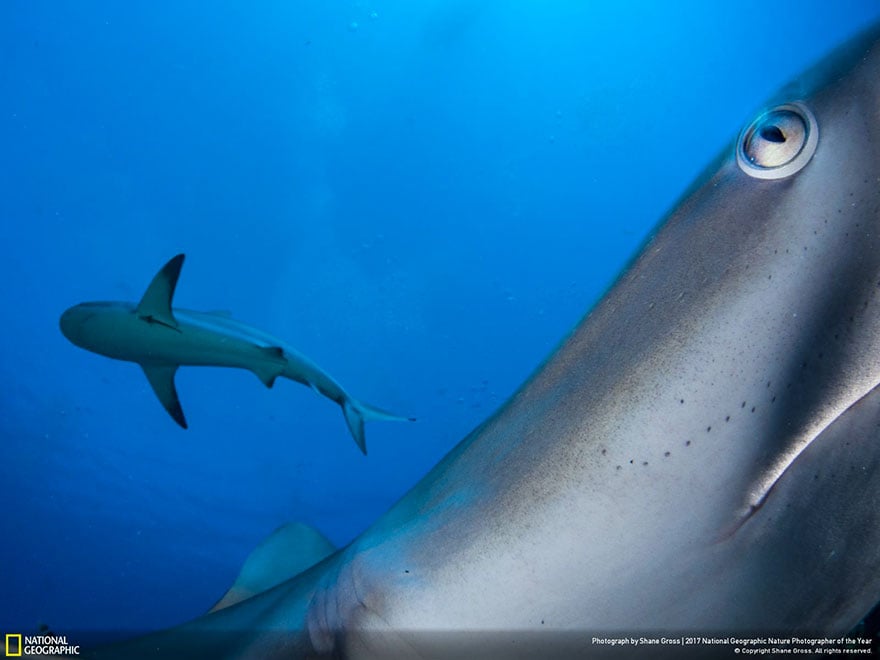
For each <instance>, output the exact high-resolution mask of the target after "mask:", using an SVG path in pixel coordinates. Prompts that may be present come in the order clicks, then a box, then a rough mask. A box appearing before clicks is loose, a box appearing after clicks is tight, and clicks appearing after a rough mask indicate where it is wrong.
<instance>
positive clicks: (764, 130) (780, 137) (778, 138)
mask: <svg viewBox="0 0 880 660" xmlns="http://www.w3.org/2000/svg"><path fill="white" fill-rule="evenodd" d="M760 132H761V137H762V138H764V139H765V140H767V141H768V142H780V143H781V142H785V134H784V133H783V132H782V130H780V128H779V127H778V126H763V127H761V131H760Z"/></svg>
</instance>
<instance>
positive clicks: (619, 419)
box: [62, 26, 880, 660]
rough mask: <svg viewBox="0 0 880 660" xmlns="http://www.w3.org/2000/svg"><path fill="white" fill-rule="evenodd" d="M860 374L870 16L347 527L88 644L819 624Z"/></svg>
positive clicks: (875, 524) (855, 535)
mask: <svg viewBox="0 0 880 660" xmlns="http://www.w3.org/2000/svg"><path fill="white" fill-rule="evenodd" d="M633 185H637V182H635V181H634V182H633ZM78 313H79V314H84V313H85V310H84V309H81V310H80V312H78ZM175 314H176V315H177V319H178V322H179V323H181V325H183V324H184V323H186V322H187V317H182V316H181V315H180V314H179V313H177V312H175ZM147 321H149V319H147V320H146V321H144V320H143V319H142V322H143V323H144V327H145V328H147V329H151V330H155V331H156V332H158V331H160V330H162V331H165V332H169V333H176V330H175V329H174V327H169V326H170V325H171V324H170V323H168V322H167V318H165V317H154V319H153V321H152V324H150V323H148V322H147ZM62 325H64V322H62ZM185 331H186V329H185V330H184V332H185ZM144 332H146V330H144ZM66 334H68V337H70V338H71V339H74V341H76V339H75V336H74V335H73V333H71V332H70V331H69V330H66ZM91 348H92V350H96V349H97V346H92V347H91ZM105 354H109V351H107V352H105ZM120 356H121V354H120V355H112V357H120ZM123 359H133V358H132V356H129V357H128V358H123ZM265 360H266V364H267V365H268V364H271V359H270V358H269V357H268V356H267V357H266V358H265ZM135 361H140V360H138V359H135ZM173 361H174V360H171V362H173ZM239 366H240V365H239ZM878 385H880V26H875V27H874V28H872V29H871V30H869V31H867V32H865V33H863V34H862V35H860V36H858V37H856V38H855V39H853V40H852V41H850V42H849V43H847V44H846V45H844V46H843V47H842V48H840V49H839V50H837V51H835V52H834V53H832V54H831V55H829V56H828V57H827V58H826V59H824V60H823V61H821V62H820V63H819V64H818V65H816V66H814V67H813V68H812V69H810V70H808V71H807V72H806V73H804V74H803V75H802V76H801V77H799V78H798V79H796V80H795V81H793V82H792V83H791V84H789V85H788V86H786V87H784V88H783V89H782V90H780V91H779V93H778V94H777V95H776V96H774V97H773V98H772V99H770V100H769V101H768V103H767V104H766V106H765V107H764V109H762V110H761V111H759V112H758V113H757V114H756V116H755V117H754V118H753V119H752V120H751V121H750V122H748V123H747V124H746V126H745V128H744V129H743V130H742V132H741V133H740V135H739V137H738V138H737V139H736V140H735V141H734V142H733V143H732V145H730V147H729V148H727V149H725V150H724V152H723V153H722V154H721V155H720V156H719V158H718V159H717V160H716V161H715V162H714V163H713V164H712V165H710V166H709V167H708V169H707V170H706V171H705V172H704V174H703V175H702V176H701V177H700V178H699V179H698V180H697V181H696V182H695V183H694V184H693V186H692V187H691V188H690V190H689V191H688V192H687V193H686V194H685V196H684V197H683V198H682V199H681V201H680V202H679V203H678V204H677V206H676V207H675V208H674V209H673V210H672V211H671V212H670V213H669V214H668V216H666V218H665V219H664V220H663V222H662V223H661V224H660V225H659V227H658V229H657V230H656V232H655V233H654V234H653V235H652V236H651V237H650V238H649V239H648V240H647V242H646V243H645V244H644V246H643V248H642V249H641V252H640V253H639V254H638V255H637V256H636V258H635V259H634V260H633V261H632V262H631V264H630V265H629V266H628V267H627V268H626V269H625V270H624V272H623V273H622V274H621V275H620V277H619V278H618V280H617V282H616V283H615V284H614V285H613V286H612V287H611V289H610V290H609V291H608V292H607V293H606V295H605V296H604V297H603V298H602V299H601V300H600V301H599V302H598V304H597V305H596V306H595V307H594V308H593V309H592V311H590V312H589V314H588V315H587V316H586V317H585V318H584V320H583V321H582V322H581V323H580V324H579V325H578V326H577V327H576V328H575V329H574V330H573V331H572V333H571V334H570V335H569V336H568V337H567V338H566V339H565V341H564V342H563V343H562V344H561V346H560V347H559V348H558V350H557V351H556V352H555V353H554V354H553V355H551V356H550V357H549V358H548V359H547V361H546V362H545V364H544V365H543V366H542V367H540V368H539V369H538V370H537V371H536V372H535V373H534V374H533V375H532V376H531V378H530V379H529V380H528V381H527V382H526V383H525V384H524V385H523V386H522V387H521V388H520V389H519V390H518V391H516V392H515V394H514V395H513V396H512V397H511V398H510V399H509V400H508V401H507V402H506V403H505V404H504V405H503V406H501V407H500V408H499V409H498V410H497V411H496V412H495V413H494V414H493V415H492V416H490V417H489V418H488V419H486V420H485V421H484V422H483V423H482V424H480V425H479V426H478V427H477V428H475V429H474V430H473V431H472V432H471V433H470V434H469V435H467V436H466V437H465V438H464V439H463V440H462V441H461V442H460V443H459V444H458V445H457V446H456V447H455V448H454V449H452V451H451V452H450V453H449V454H447V455H446V457H445V458H443V459H442V460H441V461H440V462H439V464H438V465H436V466H435V467H434V468H433V469H432V470H431V471H430V472H429V473H428V474H427V475H426V476H425V477H424V478H422V479H421V481H420V482H418V483H417V484H416V485H415V486H414V487H413V488H412V489H411V490H410V491H409V492H408V493H407V494H406V495H404V496H403V497H402V499H400V500H399V501H398V502H397V503H396V504H395V505H394V506H393V507H392V508H391V509H390V510H389V511H388V512H387V513H386V514H384V515H383V516H382V517H380V518H379V520H378V521H376V522H375V523H374V524H373V525H372V526H371V527H369V528H368V529H367V530H366V531H365V532H364V533H363V534H361V535H360V536H359V537H357V538H356V539H355V540H354V541H352V542H351V543H350V544H348V545H347V546H345V547H343V548H340V549H338V550H335V551H334V550H333V549H332V547H329V546H328V545H326V544H321V543H312V542H308V543H305V542H304V544H303V545H302V546H300V545H299V543H298V540H297V539H298V538H303V539H305V538H306V537H307V536H310V534H308V533H306V532H305V531H303V528H287V529H286V530H285V528H282V530H280V531H279V533H278V534H277V535H276V536H273V537H272V538H270V539H268V540H267V542H266V544H265V545H264V546H262V547H261V549H260V551H259V552H257V553H255V554H254V555H253V556H252V557H251V560H249V562H248V565H246V567H245V569H246V570H243V573H242V578H240V580H242V584H240V585H239V586H238V587H236V588H234V589H233V590H231V591H232V592H234V593H232V595H231V596H229V598H228V600H227V601H226V602H229V603H232V604H230V605H229V606H228V607H222V606H221V605H222V604H223V602H222V601H221V603H219V604H218V607H216V608H215V611H213V612H212V613H210V614H206V615H205V616H203V617H201V618H198V619H196V620H194V621H192V622H190V623H187V624H184V625H181V626H179V627H176V628H172V629H169V630H166V631H162V632H158V633H154V634H150V635H147V636H144V637H141V638H138V639H134V640H131V641H128V642H122V643H120V644H118V645H113V646H108V647H104V648H100V649H94V650H91V651H89V652H88V653H86V655H87V656H89V657H96V658H105V657H106V658H123V657H125V658H139V657H155V658H236V659H239V658H267V659H268V658H330V657H333V658H357V659H360V660H363V659H380V658H460V657H479V658H486V657H491V658H510V657H591V656H592V655H603V654H606V653H608V654H612V655H616V656H617V657H639V651H640V650H644V649H640V648H636V647H635V646H632V645H630V646H624V645H611V644H610V643H609V644H605V643H603V641H605V640H613V639H620V638H623V637H625V636H627V635H635V638H638V637H639V636H641V635H646V634H647V633H650V635H647V636H649V637H655V638H657V639H659V638H661V636H665V637H668V638H669V639H670V642H669V643H670V644H673V643H675V640H676V639H678V640H686V639H688V637H687V636H688V635H698V636H699V635H702V636H710V637H719V638H720V637H721V636H722V635H735V636H739V635H752V634H758V633H761V634H763V633H773V634H778V635H787V636H792V635H796V636H798V637H804V638H806V637H808V636H812V635H820V636H829V637H839V636H842V635H845V634H846V633H847V632H848V631H850V630H851V629H853V627H854V626H856V625H857V624H858V623H859V622H860V621H861V620H862V618H863V617H864V616H865V615H866V614H867V613H868V612H869V610H870V609H871V607H872V606H873V605H874V604H875V603H876V602H877V601H878V600H880V389H878ZM298 530H299V531H298ZM272 546H274V550H273V547H272ZM298 548H300V550H298ZM298 553H300V554H301V557H300V559H301V561H299V562H293V563H288V562H285V561H281V560H279V557H290V556H293V555H296V554H298ZM309 564H313V565H311V566H310V567H309V568H306V569H303V566H305V565H309ZM291 566H295V568H291ZM300 571H301V572H300ZM296 573H298V574H296ZM248 576H258V577H257V578H254V579H251V578H249V577H248ZM245 583H247V584H246V585H245ZM260 589H264V591H263V592H262V593H256V592H259V591H260ZM253 593H256V595H250V594H253ZM236 594H238V595H236ZM242 594H244V595H243V596H242ZM209 606H210V603H206V604H205V608H206V609H207V608H208V607H209ZM683 636H684V637H683ZM661 650H662V651H663V652H666V653H669V654H671V655H672V657H681V656H682V654H683V653H684V651H686V650H687V649H686V648H683V647H682V646H675V645H672V646H667V647H665V648H663V649H661ZM703 650H704V651H711V652H712V653H713V654H714V655H713V657H718V654H719V653H722V654H726V655H722V656H721V657H733V650H734V649H733V645H731V646H721V647H717V648H715V647H713V648H711V649H703ZM656 651H657V649H656V648H649V649H647V650H646V651H645V657H653V655H652V654H653V653H655V652H656ZM90 654H91V655H90Z"/></svg>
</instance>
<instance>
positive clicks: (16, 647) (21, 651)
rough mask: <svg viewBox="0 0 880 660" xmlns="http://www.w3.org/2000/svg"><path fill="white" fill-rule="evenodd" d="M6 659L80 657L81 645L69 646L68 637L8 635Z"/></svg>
mask: <svg viewBox="0 0 880 660" xmlns="http://www.w3.org/2000/svg"><path fill="white" fill-rule="evenodd" d="M5 651H6V657H7V658H21V657H39V656H46V655H64V656H71V655H79V644H69V643H68V641H67V635H21V634H7V635H6V648H5Z"/></svg>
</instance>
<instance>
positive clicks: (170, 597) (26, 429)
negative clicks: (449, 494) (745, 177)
mask: <svg viewBox="0 0 880 660" xmlns="http://www.w3.org/2000/svg"><path fill="white" fill-rule="evenodd" d="M878 16H880V6H878V4H877V2H876V1H875V0H862V1H858V0H837V1H835V2H833V3H828V2H823V1H819V0H810V1H806V2H805V1H803V0H801V1H797V2H795V1H792V2H777V3H768V2H767V1H766V0H742V1H731V2H727V3H724V4H721V3H713V2H704V1H703V0H693V1H690V2H677V3H666V2H653V1H650V2H648V1H643V2H620V1H619V0H606V1H605V2H580V1H575V0H568V1H562V0H559V1H556V2H525V1H519V2H513V1H507V2H502V1H501V0H497V1H495V2H489V1H482V2H476V1H470V0H469V1H466V0H423V1H420V2H414V1H413V0H375V1H373V0H358V1H356V2H335V1H332V0H327V1H320V2H319V1H318V0H308V1H307V0H299V1H284V2H282V1H280V0H279V1H277V2H261V3H250V2H244V1H243V0H239V1H234V2H233V1H226V2H220V1H217V2H210V3H209V2H204V1H201V0H188V1H179V0H178V1H175V2H165V3H155V2H147V1H146V0H141V1H136V2H115V1H110V0H107V1H106V2H99V1H91V2H82V3H80V2H30V1H27V0H19V1H15V0H11V1H9V2H3V3H0V243H2V246H3V259H2V260H0V281H2V283H3V286H2V293H0V295H2V303H3V304H2V305H0V332H2V335H0V338H2V341H0V475H2V476H0V505H2V516H0V538H2V539H3V543H2V544H0V632H3V631H13V632H14V631H22V630H24V631H28V630H31V629H33V628H34V627H35V626H36V625H37V623H38V622H47V623H49V624H50V625H51V626H53V627H54V628H56V629H59V630H61V631H65V630H68V631H69V630H76V629H129V630H130V629H141V630H142V629H145V628H157V627H163V626H169V625H172V624H175V623H178V622H181V621H183V620H186V619H189V618H192V617H194V616H196V615H198V614H200V613H202V612H203V611H204V610H206V609H207V608H208V607H209V606H210V605H212V604H213V602H214V601H215V600H216V599H217V598H218V597H219V596H220V595H221V594H222V593H223V591H224V590H225V589H226V588H227V587H228V586H229V584H230V583H231V581H232V579H233V577H234V576H235V574H236V573H237V571H238V568H239V565H240V563H241V561H242V560H243V559H244V557H245V556H246V555H247V554H248V552H250V550H251V549H252V548H253V547H254V546H255V545H256V544H257V543H258V542H259V541H260V540H261V539H262V538H263V537H264V536H266V535H267V534H268V533H269V532H271V531H272V530H273V529H274V528H275V527H276V526H278V525H279V524H281V523H283V522H285V521H288V520H303V521H305V522H308V523H311V524H313V525H315V526H317V527H318V528H319V529H321V530H322V531H324V532H325V533H326V534H328V535H329V536H330V537H331V538H332V539H333V540H334V541H335V542H337V543H344V542H346V541H348V540H349V539H351V538H352V537H353V536H354V535H355V534H357V533H358V532H359V531H360V530H361V529H363V528H364V526H366V525H367V524H368V523H369V522H370V521H371V520H372V519H374V518H375V517H376V516H377V515H378V514H379V513H381V512H382V511H383V510H384V509H386V508H387V507H388V506H389V505H390V504H391V503H392V502H393V501H394V500H396V499H397V498H398V497H399V496H400V495H402V494H403V493H404V492H405V490H406V489H407V488H408V487H409V486H410V485H412V484H413V483H414V482H415V481H416V480H417V479H418V478H419V477H420V476H421V475H422V474H423V473H424V472H425V471H426V470H427V469H428V468H429V467H430V466H432V465H433V464H434V463H435V462H436V461H437V460H438V459H439V458H440V457H441V456H442V455H443V454H445V453H446V452H447V451H448V450H449V449H450V448H451V447H453V446H454V444H455V443H456V442H457V441H458V440H459V439H461V438H462V437H463V436H464V434H465V433H466V432H467V431H468V430H470V429H471V428H472V427H473V426H474V425H475V424H477V423H478V422H480V421H481V420H482V419H483V418H484V417H486V416H487V415H488V414H489V413H490V412H491V411H492V410H493V409H494V408H495V407H497V406H498V405H499V404H500V403H501V402H502V401H503V400H504V399H505V397H507V396H508V395H509V394H510V393H511V392H512V391H513V389H514V388H515V387H517V386H518V385H519V384H520V383H521V382H522V380H523V379H524V378H526V377H527V376H528V374H529V373H530V372H531V371H532V370H533V369H534V368H535V367H536V366H537V365H538V364H540V362H541V360H542V359H543V358H544V357H546V355H547V354H548V352H549V351H551V350H552V348H553V347H554V346H555V345H556V344H557V343H558V342H559V341H560V340H561V339H562V337H563V336H564V335H565V334H566V333H567V332H568V331H569V329H570V328H571V327H572V326H573V324H574V323H575V322H576V321H577V320H578V319H579V318H580V317H581V316H582V315H583V313H584V312H585V311H586V310H587V309H588V308H589V306H590V305H591V304H592V303H593V302H594V301H595V300H596V299H597V297H598V296H600V295H601V293H602V292H603V290H604V289H605V288H606V287H607V286H608V285H609V284H610V282H611V281H612V280H613V278H614V277H615V275H616V274H617V272H618V271H619V269H620V268H621V266H622V265H623V264H625V263H626V261H627V260H628V259H629V258H630V257H631V256H632V253H633V251H634V250H635V249H636V248H637V246H638V245H639V244H640V242H641V241H642V240H643V239H644V237H645V235H646V233H647V232H648V231H649V230H650V228H651V227H652V226H653V225H654V224H655V223H656V222H657V221H658V219H659V218H660V217H661V216H662V214H663V213H664V212H665V211H666V210H667V209H668V208H669V207H670V205H671V204H673V203H674V201H675V199H676V198H677V197H678V195H679V194H680V193H681V191H682V190H683V189H684V188H685V187H686V186H687V185H688V183H689V182H690V181H691V180H692V179H693V178H694V177H695V176H696V175H697V174H698V173H699V172H700V170H701V169H702V168H703V167H704V165H705V164H706V163H707V162H708V161H709V160H710V159H711V158H712V157H713V156H714V155H715V154H716V153H717V152H718V150H719V149H721V148H722V147H724V145H725V144H727V143H728V141H729V140H731V139H732V138H733V137H734V136H735V135H736V133H737V132H738V131H739V129H740V127H741V125H742V124H743V123H744V122H745V121H747V120H748V119H749V118H750V116H751V115H752V113H753V112H754V111H755V110H757V109H758V108H760V107H761V103H762V100H763V99H764V98H766V97H767V96H768V95H770V94H771V93H772V92H773V91H774V90H775V89H776V88H777V87H779V86H780V85H781V84H783V83H784V82H786V81H787V80H788V79H790V78H791V77H792V76H794V75H796V74H797V73H799V72H800V71H801V70H802V69H803V68H804V67H805V66H807V65H808V64H810V63H811V62H812V61H814V60H815V59H816V58H818V57H820V56H821V55H823V54H824V53H825V52H826V51H827V50H828V49H829V48H831V47H832V46H834V45H836V44H837V43H839V42H841V41H842V40H844V39H845V38H847V37H849V36H851V35H852V34H854V33H855V32H856V31H857V30H858V29H860V28H861V27H863V26H865V25H866V24H867V23H868V22H870V21H871V20H872V19H876V18H877V17H878ZM180 251H184V252H186V253H187V256H188V258H187V262H186V266H185V268H184V271H183V275H182V278H181V282H180V286H179V287H178V292H177V298H176V301H175V302H176V304H177V305H178V306H182V307H191V308H195V309H205V310H212V309H223V310H231V311H232V312H233V313H234V314H235V316H236V318H239V319H241V320H243V321H246V322H248V323H251V324H253V325H255V326H257V327H260V328H263V329H265V330H267V331H269V332H272V333H274V334H276V335H278V336H279V337H281V338H284V339H285V340H287V341H289V342H290V343H291V344H292V345H294V346H296V347H297V348H299V349H300V350H301V351H302V352H304V353H305V354H306V355H308V356H310V357H311V358H313V359H314V360H315V361H316V362H318V364H320V365H322V366H323V367H325V368H326V369H327V370H328V371H329V372H330V373H331V374H333V375H334V376H336V377H337V378H338V379H339V380H340V381H341V382H342V383H343V384H344V385H345V386H346V387H347V388H348V389H349V390H350V391H351V392H352V393H353V394H354V395H355V396H357V397H359V398H362V399H364V400H365V401H368V402H370V403H373V404H375V405H379V406H382V407H385V408H388V409H391V410H394V411H399V412H401V413H405V414H413V415H417V416H418V418H419V421H418V423H417V424H386V423H374V424H370V425H368V427H367V440H368V446H369V449H370V455H369V457H368V458H364V457H363V456H361V455H360V453H359V452H358V451H357V449H356V447H355V445H354V443H353V442H352V440H351V438H350V437H349V435H348V432H347V430H346V427H345V424H344V422H343V418H342V415H341V413H340V411H339V409H338V407H336V406H334V405H332V404H330V403H328V402H327V401H326V400H325V399H323V398H320V397H318V396H316V395H315V394H314V393H312V392H310V391H309V390H307V389H306V388H303V387H301V386H298V385H295V384H292V383H290V382H280V383H279V384H278V385H277V386H276V387H275V389H274V390H272V391H267V390H266V389H265V388H264V387H263V386H262V385H260V383H259V382H258V381H257V379H256V378H255V377H254V376H253V375H251V374H248V373H246V372H234V371H231V370H217V369H183V370H181V372H180V373H179V375H178V389H179V391H180V396H181V400H182V403H183V407H184V410H185V411H186V414H187V418H188V419H189V422H190V430H189V431H187V432H184V431H182V430H180V429H179V428H177V427H176V426H175V425H174V423H173V422H172V421H171V419H170V418H169V417H168V416H167V415H166V414H165V412H164V411H163V410H162V409H161V407H160V406H159V404H158V403H157V401H155V399H154V397H153V395H152V393H151V392H150V390H149V388H148V385H147V383H146V380H145V379H144V377H143V375H142V374H141V373H140V370H139V369H138V368H137V367H136V366H134V365H131V364H125V363H119V362H113V361H110V360H107V359H104V358H101V357H98V356H96V355H92V354H89V353H86V352H84V351H81V350H79V349H77V348H75V347H73V346H72V345H70V344H69V343H67V341H66V340H65V339H64V338H63V337H62V336H61V334H60V332H59V331H58V316H59V314H60V313H61V312H62V311H63V310H64V309H65V308H66V307H68V306H70V305H72V304H75V303H78V302H80V301H83V300H94V299H123V300H132V301H134V300H137V299H138V298H139V297H140V295H141V293H142V291H143V289H144V288H145V286H146V285H147V283H148V282H149V280H150V278H151V277H152V276H153V274H154V272H155V271H156V270H157V269H158V268H159V267H160V266H161V265H162V264H163V263H164V262H165V261H166V260H167V259H168V258H170V257H171V256H173V255H174V254H175V253H177V252H180Z"/></svg>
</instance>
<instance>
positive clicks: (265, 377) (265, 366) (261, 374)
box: [251, 346, 287, 387]
mask: <svg viewBox="0 0 880 660" xmlns="http://www.w3.org/2000/svg"><path fill="white" fill-rule="evenodd" d="M260 350H261V351H262V352H263V354H264V355H265V356H266V360H267V361H266V362H261V363H260V364H258V365H257V366H255V367H253V368H252V369H251V371H253V372H254V373H255V374H256V376H257V378H259V379H260V381H261V382H262V383H263V385H265V386H266V387H272V386H273V385H274V384H275V379H276V378H278V376H280V375H281V374H282V373H283V372H284V368H285V367H287V358H286V357H284V349H283V348H281V347H280V346H266V347H265V348H261V349H260Z"/></svg>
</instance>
